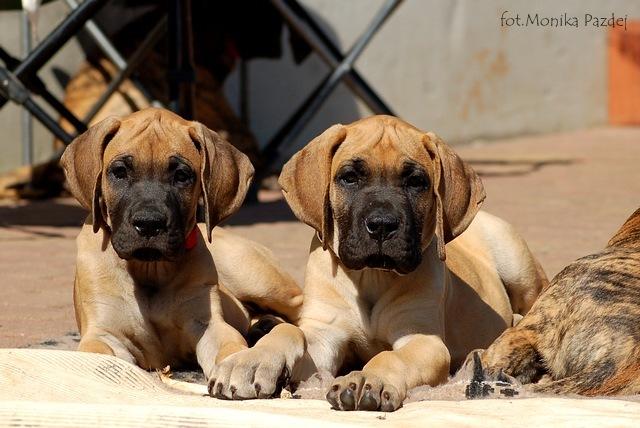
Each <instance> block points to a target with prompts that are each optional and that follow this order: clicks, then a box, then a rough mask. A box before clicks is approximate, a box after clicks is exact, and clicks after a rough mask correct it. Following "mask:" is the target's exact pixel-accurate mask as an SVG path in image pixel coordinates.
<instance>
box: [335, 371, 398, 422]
mask: <svg viewBox="0 0 640 428" xmlns="http://www.w3.org/2000/svg"><path fill="white" fill-rule="evenodd" d="M404 398H405V394H404V393H401V392H400V390H399V389H398V388H396V387H395V386H393V385H391V384H390V383H387V382H385V381H384V380H382V379H380V378H379V377H378V376H376V375H372V374H369V373H367V372H366V371H354V372H351V373H349V374H348V375H346V376H341V377H339V378H336V380H335V381H334V384H333V386H331V388H330V389H329V392H328V393H327V401H329V403H330V404H331V406H332V407H333V408H334V409H335V410H382V411H383V412H393V411H394V410H397V409H399V408H400V407H402V401H403V400H404Z"/></svg>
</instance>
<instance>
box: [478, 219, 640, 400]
mask: <svg viewBox="0 0 640 428" xmlns="http://www.w3.org/2000/svg"><path fill="white" fill-rule="evenodd" d="M472 354H473V353H472ZM469 360H470V359H469ZM475 360H476V363H475V364H476V365H477V364H478V363H479V361H478V360H479V359H478V358H475ZM480 360H481V363H482V365H483V366H484V367H485V369H484V375H485V377H488V378H492V377H495V376H499V374H500V372H501V371H503V372H504V373H506V374H508V375H511V376H514V377H515V378H517V379H518V380H519V381H521V382H523V383H534V382H537V384H536V385H535V386H534V390H535V391H538V392H554V393H576V394H582V395H624V394H638V393H640V209H638V210H636V212H634V213H633V214H632V215H631V217H629V219H627V221H626V222H625V223H624V225H623V226H622V227H621V228H620V230H618V232H617V233H616V234H615V235H614V236H613V238H611V240H610V241H609V243H608V244H607V246H606V248H605V249H604V250H602V251H600V252H599V253H596V254H592V255H589V256H586V257H583V258H581V259H578V260H576V261H575V262H573V263H572V264H570V265H569V266H567V267H566V268H564V270H562V272H560V273H559V274H558V275H557V276H556V277H555V278H554V279H553V281H551V283H550V284H549V287H548V288H546V289H545V290H544V291H543V293H542V294H541V295H540V297H539V298H538V300H537V301H536V303H534V305H533V307H532V308H531V310H530V311H529V313H528V314H527V315H526V316H525V317H524V318H523V319H522V321H521V322H520V323H519V324H518V325H517V326H515V327H512V328H510V329H508V330H506V331H505V332H504V333H503V334H502V335H501V336H500V337H499V338H498V339H496V341H495V342H494V343H493V344H492V345H491V346H490V347H489V348H488V349H487V350H486V351H485V352H484V353H483V354H482V356H481V359H480ZM476 368H477V367H476Z"/></svg>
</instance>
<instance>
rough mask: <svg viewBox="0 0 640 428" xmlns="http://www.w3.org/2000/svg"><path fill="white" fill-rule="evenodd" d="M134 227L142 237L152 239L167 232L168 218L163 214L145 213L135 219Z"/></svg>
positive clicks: (133, 221)
mask: <svg viewBox="0 0 640 428" xmlns="http://www.w3.org/2000/svg"><path fill="white" fill-rule="evenodd" d="M131 223H132V224H133V227H134V228H135V229H136V232H138V234H139V235H140V236H143V237H145V238H151V237H152V236H156V235H158V234H159V233H160V232H161V231H163V230H167V217H166V216H164V215H162V214H161V213H144V214H140V215H137V216H135V217H134V218H133V220H132V222H131Z"/></svg>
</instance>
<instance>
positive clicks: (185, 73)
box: [168, 0, 195, 119]
mask: <svg viewBox="0 0 640 428" xmlns="http://www.w3.org/2000/svg"><path fill="white" fill-rule="evenodd" d="M168 11H169V12H168V13H169V26H168V27H169V28H168V35H169V108H170V109H171V110H173V111H175V112H177V113H178V114H180V115H181V116H183V117H184V118H186V119H191V118H192V117H193V98H194V87H193V82H194V81H195V73H194V70H193V60H192V58H193V44H192V35H191V1H190V0H169V8H168Z"/></svg>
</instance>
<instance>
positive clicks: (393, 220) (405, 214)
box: [338, 192, 422, 274]
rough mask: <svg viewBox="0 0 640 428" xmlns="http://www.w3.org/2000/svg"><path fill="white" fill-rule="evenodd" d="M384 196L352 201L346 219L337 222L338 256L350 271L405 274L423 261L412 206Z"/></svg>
mask: <svg viewBox="0 0 640 428" xmlns="http://www.w3.org/2000/svg"><path fill="white" fill-rule="evenodd" d="M386 193H390V192H386ZM381 196H382V197H381ZM384 196H385V192H375V193H373V192H372V193H368V194H365V195H363V197H362V198H358V199H357V200H354V201H353V203H352V204H351V207H350V209H349V210H348V215H347V216H346V218H345V219H342V221H339V222H338V227H339V228H340V230H339V232H340V233H339V235H340V244H339V247H338V253H339V254H338V255H339V256H340V259H341V260H342V262H343V263H344V264H345V266H346V267H347V268H349V269H355V270H359V269H364V268H373V269H382V270H389V271H396V272H398V273H401V274H406V273H409V272H411V271H413V270H415V269H416V267H417V266H418V265H419V264H420V262H421V260H422V255H421V251H420V236H419V233H420V232H419V231H417V230H416V227H415V223H416V222H415V219H414V214H413V212H412V210H411V207H410V206H408V204H407V203H406V202H405V201H404V200H403V199H402V198H401V197H399V196H395V195H393V194H392V195H388V196H387V197H384ZM347 219H348V220H347Z"/></svg>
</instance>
